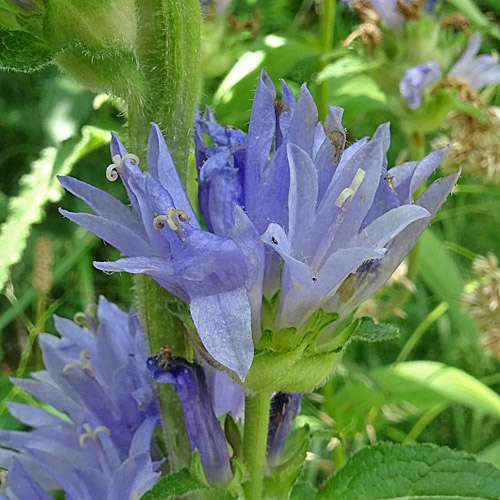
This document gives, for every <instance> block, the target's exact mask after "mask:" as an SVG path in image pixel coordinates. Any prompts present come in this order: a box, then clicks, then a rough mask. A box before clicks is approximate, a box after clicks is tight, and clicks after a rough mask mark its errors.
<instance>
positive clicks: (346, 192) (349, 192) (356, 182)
mask: <svg viewBox="0 0 500 500" xmlns="http://www.w3.org/2000/svg"><path fill="white" fill-rule="evenodd" d="M365 174H366V172H365V171H364V170H363V169H362V168H358V171H357V172H356V175H355V176H354V179H353V180H352V182H351V185H350V186H349V187H348V188H345V189H343V190H342V192H341V193H340V194H339V196H338V198H337V199H336V200H335V206H337V207H341V206H342V205H343V204H344V203H345V201H346V200H347V198H349V197H350V196H354V195H355V194H356V191H357V190H358V189H359V186H361V183H362V182H363V179H364V178H365Z"/></svg>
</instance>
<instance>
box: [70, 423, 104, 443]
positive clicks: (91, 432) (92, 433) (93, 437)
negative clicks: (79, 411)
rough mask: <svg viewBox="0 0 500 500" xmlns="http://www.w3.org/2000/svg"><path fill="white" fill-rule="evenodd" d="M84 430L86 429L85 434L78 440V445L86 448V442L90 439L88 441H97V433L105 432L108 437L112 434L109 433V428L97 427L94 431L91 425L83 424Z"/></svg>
mask: <svg viewBox="0 0 500 500" xmlns="http://www.w3.org/2000/svg"><path fill="white" fill-rule="evenodd" d="M83 428H84V429H85V431H86V432H85V433H84V434H82V435H81V436H80V437H79V438H78V444H79V445H80V446H81V447H82V448H84V447H85V446H87V445H86V444H85V440H86V439H87V438H88V439H91V440H92V441H97V433H98V432H104V433H105V434H107V435H108V436H109V435H110V434H111V433H110V432H109V429H108V428H107V427H105V426H104V425H100V426H99V427H96V428H95V429H92V427H90V424H87V423H85V424H83Z"/></svg>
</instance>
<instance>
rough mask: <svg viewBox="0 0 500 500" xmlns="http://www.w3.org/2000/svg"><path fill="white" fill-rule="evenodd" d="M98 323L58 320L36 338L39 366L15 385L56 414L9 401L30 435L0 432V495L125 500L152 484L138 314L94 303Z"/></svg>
mask: <svg viewBox="0 0 500 500" xmlns="http://www.w3.org/2000/svg"><path fill="white" fill-rule="evenodd" d="M98 319H99V325H98V326H97V327H96V328H95V331H91V330H90V329H87V328H81V327H79V326H78V325H76V324H75V323H73V322H71V321H69V320H66V319H63V318H59V317H57V316H56V317H55V318H54V320H55V325H56V328H57V330H58V331H59V333H60V335H61V337H60V338H59V337H56V336H54V335H50V334H40V336H39V342H40V347H41V349H42V354H43V360H44V363H45V367H46V369H45V370H43V371H39V372H35V373H32V377H33V378H32V379H13V382H14V383H15V384H16V385H17V386H18V387H20V388H21V389H23V390H25V391H27V392H29V393H30V394H32V395H33V396H35V397H36V398H38V399H40V400H41V401H44V402H45V403H46V404H48V405H50V406H52V407H53V408H55V409H56V410H57V411H58V412H60V415H57V414H55V413H53V412H50V411H47V410H46V409H44V408H42V407H32V406H28V405H26V404H21V403H16V402H10V403H8V404H7V405H8V408H9V411H10V412H11V414H12V415H13V416H14V417H16V418H17V419H18V420H20V421H21V422H23V423H24V424H26V425H28V426H30V427H31V428H32V430H30V431H8V430H3V431H0V445H1V446H2V447H3V448H1V449H0V467H2V468H4V469H7V471H8V474H7V486H6V487H4V489H3V491H2V493H0V498H4V499H5V498H8V499H13V500H37V499H40V500H49V499H50V498H51V497H50V495H48V493H47V492H48V491H49V490H63V491H64V492H65V494H66V498H67V499H68V500H70V499H72V500H76V499H79V500H123V499H125V498H127V499H131V498H139V497H140V495H142V494H143V493H144V492H146V491H147V490H149V489H150V488H151V487H152V486H153V485H154V484H155V482H156V481H157V479H158V477H159V473H157V472H155V471H156V469H157V468H158V466H159V465H160V463H161V462H154V461H153V459H152V450H151V446H152V438H153V429H154V427H155V426H156V425H157V424H158V423H159V410H158V404H157V401H156V397H155V393H154V390H153V385H152V381H151V376H150V374H149V373H148V370H147V366H146V359H147V354H146V346H145V343H144V337H143V334H142V331H141V329H140V324H139V320H138V317H137V315H136V314H135V313H134V312H133V311H131V312H130V313H129V314H128V315H127V314H126V313H124V312H122V311H121V310H120V309H118V307H116V306H115V305H114V304H111V303H109V302H108V301H107V300H106V299H104V298H102V297H101V299H100V300H99V308H98ZM153 446H154V445H153Z"/></svg>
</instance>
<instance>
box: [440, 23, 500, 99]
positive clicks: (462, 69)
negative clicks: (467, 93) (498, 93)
mask: <svg viewBox="0 0 500 500" xmlns="http://www.w3.org/2000/svg"><path fill="white" fill-rule="evenodd" d="M481 41H482V36H481V33H480V32H479V31H476V32H475V33H474V34H473V35H472V36H471V37H470V39H469V43H468V44H467V48H466V49H465V51H464V53H463V54H462V56H461V57H460V59H459V60H458V61H457V62H456V63H455V65H454V66H453V67H452V68H451V69H450V71H449V72H448V77H455V78H464V79H465V80H467V81H468V82H469V83H470V86H471V88H472V89H473V90H479V89H481V88H483V87H486V85H492V84H496V83H500V62H499V60H498V57H493V56H491V55H489V54H480V55H478V52H479V49H480V47H481Z"/></svg>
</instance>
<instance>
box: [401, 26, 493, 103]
mask: <svg viewBox="0 0 500 500" xmlns="http://www.w3.org/2000/svg"><path fill="white" fill-rule="evenodd" d="M481 40H482V37H481V33H480V32H479V31H476V32H475V33H474V34H473V35H472V36H471V37H470V39H469V43H468V44H467V48H466V49H465V51H464V53H463V54H462V55H461V57H460V59H459V60H458V61H457V62H456V63H455V65H454V66H453V67H452V68H451V69H450V71H449V72H448V75H447V76H448V77H449V78H460V79H463V80H465V81H466V82H467V83H468V85H470V88H471V89H472V90H480V89H482V88H483V87H486V86H487V85H493V84H497V83H500V62H499V61H498V58H497V57H493V56H491V55H489V54H481V55H478V52H479V48H480V47H481ZM440 75H441V69H440V67H439V65H438V63H437V62H436V61H427V62H426V63H424V64H419V65H418V66H413V67H411V68H408V69H407V70H406V72H405V74H404V76H403V78H401V80H400V82H399V91H400V94H401V96H402V97H403V99H405V101H406V102H407V104H408V107H409V108H410V109H417V108H418V107H420V104H421V102H422V94H423V93H424V91H425V90H426V89H427V88H429V87H430V86H431V85H432V84H433V83H434V82H435V81H436V80H437V79H438V78H439V76H440Z"/></svg>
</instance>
